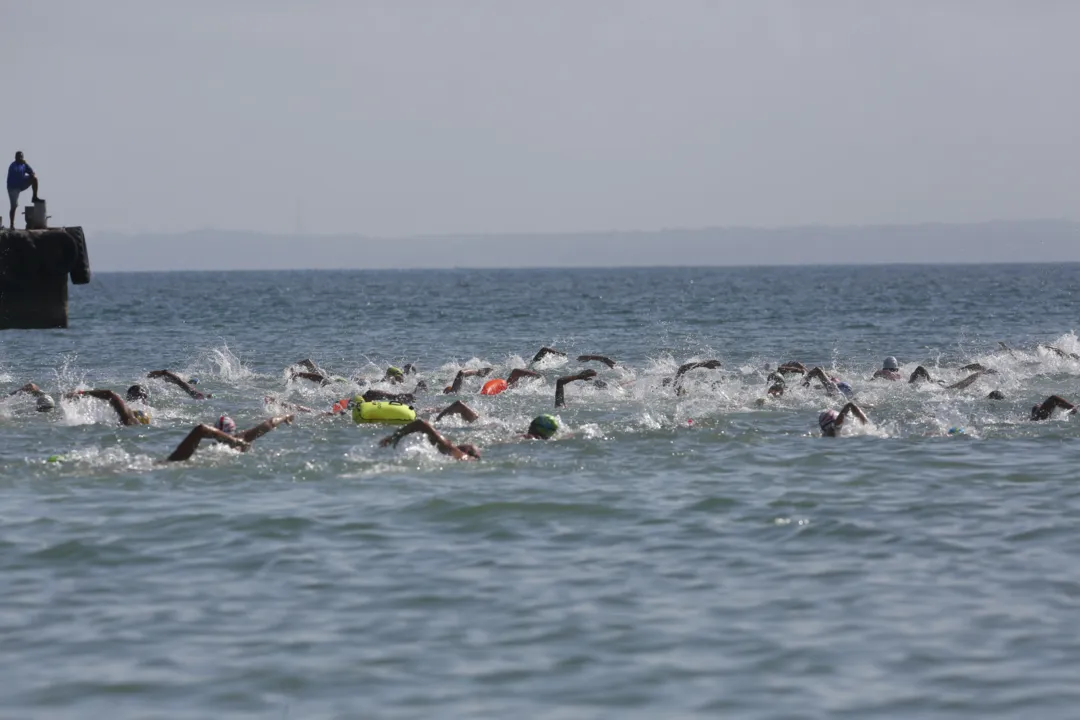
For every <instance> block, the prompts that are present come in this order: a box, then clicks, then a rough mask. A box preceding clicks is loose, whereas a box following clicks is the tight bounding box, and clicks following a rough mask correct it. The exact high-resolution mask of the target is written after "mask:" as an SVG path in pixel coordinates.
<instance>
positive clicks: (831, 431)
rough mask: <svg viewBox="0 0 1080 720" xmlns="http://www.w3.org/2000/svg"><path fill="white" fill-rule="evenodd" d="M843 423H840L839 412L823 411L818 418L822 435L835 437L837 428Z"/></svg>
mask: <svg viewBox="0 0 1080 720" xmlns="http://www.w3.org/2000/svg"><path fill="white" fill-rule="evenodd" d="M838 421H839V422H838ZM842 422H843V421H840V416H839V415H838V414H837V412H836V411H835V410H832V409H830V410H823V411H822V413H821V414H820V415H818V418H817V423H818V427H820V428H821V434H822V435H835V434H836V430H837V428H838V427H839V426H840V424H841V423H842Z"/></svg>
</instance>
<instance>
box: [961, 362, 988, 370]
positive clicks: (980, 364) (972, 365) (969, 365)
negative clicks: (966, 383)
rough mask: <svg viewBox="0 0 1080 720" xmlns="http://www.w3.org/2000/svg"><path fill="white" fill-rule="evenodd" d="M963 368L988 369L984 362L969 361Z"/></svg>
mask: <svg viewBox="0 0 1080 720" xmlns="http://www.w3.org/2000/svg"><path fill="white" fill-rule="evenodd" d="M960 369H961V370H967V371H968V372H982V371H984V370H986V369H987V367H986V366H985V365H983V364H982V363H977V362H975V363H969V364H967V365H964V366H963V367H961V368H960Z"/></svg>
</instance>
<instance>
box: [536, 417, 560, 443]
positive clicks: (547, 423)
mask: <svg viewBox="0 0 1080 720" xmlns="http://www.w3.org/2000/svg"><path fill="white" fill-rule="evenodd" d="M558 431H559V421H558V420H557V419H555V416H554V415H537V416H536V417H534V418H533V421H532V422H531V423H529V434H530V435H535V436H536V437H538V438H543V439H544V440H549V439H551V438H552V437H553V436H554V435H555V433H557V432H558Z"/></svg>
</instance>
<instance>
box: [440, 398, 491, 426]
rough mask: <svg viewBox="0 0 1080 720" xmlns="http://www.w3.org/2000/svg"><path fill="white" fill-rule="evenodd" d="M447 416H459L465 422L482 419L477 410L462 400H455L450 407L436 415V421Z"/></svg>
mask: <svg viewBox="0 0 1080 720" xmlns="http://www.w3.org/2000/svg"><path fill="white" fill-rule="evenodd" d="M447 415H457V416H458V417H460V418H461V419H462V420H464V421H465V422H476V420H477V418H479V417H480V415H479V414H478V413H477V412H476V411H475V410H473V409H472V408H471V407H469V406H468V405H466V404H465V403H463V402H461V401H460V400H455V401H454V402H453V403H452V404H451V405H450V406H449V407H447V408H446V409H444V410H443V411H442V412H440V413H439V414H438V415H436V416H435V421H436V422H438V421H439V420H442V419H443V418H444V417H446V416H447Z"/></svg>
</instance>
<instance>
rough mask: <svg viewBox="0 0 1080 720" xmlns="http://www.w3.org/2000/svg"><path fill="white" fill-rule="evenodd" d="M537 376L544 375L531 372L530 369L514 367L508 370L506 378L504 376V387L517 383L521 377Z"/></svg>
mask: <svg viewBox="0 0 1080 720" xmlns="http://www.w3.org/2000/svg"><path fill="white" fill-rule="evenodd" d="M538 377H544V376H543V375H541V374H540V373H538V372H533V371H532V370H523V369H522V368H514V369H513V370H511V371H510V376H509V377H508V378H506V387H513V386H514V385H517V383H518V380H520V379H521V378H538Z"/></svg>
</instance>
